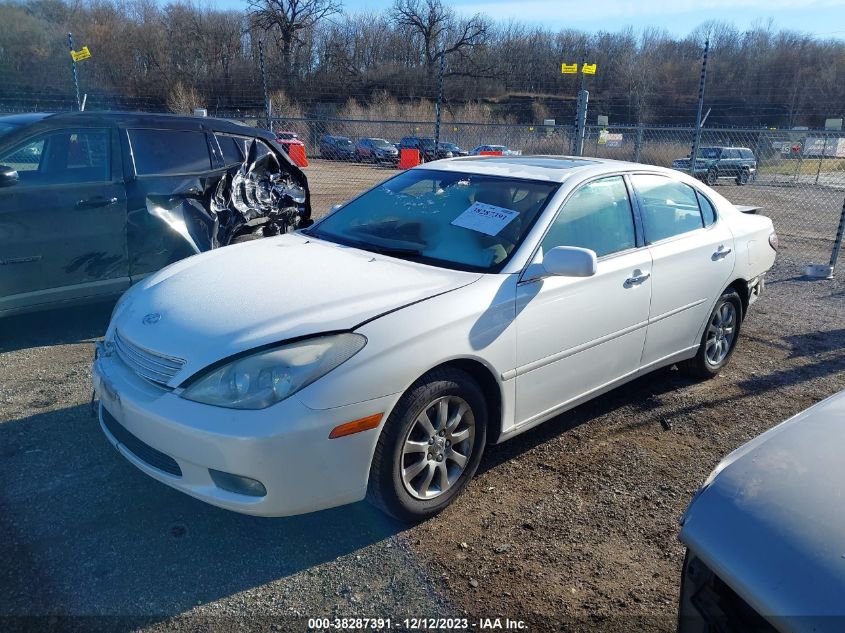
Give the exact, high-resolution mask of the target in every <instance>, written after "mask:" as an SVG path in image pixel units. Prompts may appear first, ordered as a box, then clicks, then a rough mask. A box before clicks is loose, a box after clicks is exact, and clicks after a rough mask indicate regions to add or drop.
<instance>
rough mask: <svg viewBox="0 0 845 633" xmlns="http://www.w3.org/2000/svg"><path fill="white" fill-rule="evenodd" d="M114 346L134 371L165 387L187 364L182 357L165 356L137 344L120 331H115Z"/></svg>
mask: <svg viewBox="0 0 845 633" xmlns="http://www.w3.org/2000/svg"><path fill="white" fill-rule="evenodd" d="M114 348H115V350H116V351H117V355H118V356H119V357H120V360H122V361H123V362H124V363H125V364H126V365H127V367H129V368H130V369H131V370H132V371H134V372H135V373H136V374H138V375H139V376H140V377H141V378H144V379H145V380H148V381H150V382H152V383H155V384H157V385H161V386H164V387H166V386H167V384H168V383H169V382H170V380H171V379H172V378H173V377H174V376H175V375H176V374H178V373H179V372H180V371H181V369H182V367H183V366H184V365H185V361H184V360H183V359H181V358H174V357H173V356H165V355H164V354H159V353H158V352H153V351H150V350H148V349H144V348H143V347H139V346H138V345H135V344H134V343H132V342H131V341H129V340H127V339H125V338H124V337H123V336H121V335H120V332H118V331H115V333H114Z"/></svg>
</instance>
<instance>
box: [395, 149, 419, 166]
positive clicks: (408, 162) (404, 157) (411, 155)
mask: <svg viewBox="0 0 845 633" xmlns="http://www.w3.org/2000/svg"><path fill="white" fill-rule="evenodd" d="M419 164H420V150H418V149H403V150H399V169H410V168H411V167H416V166H417V165H419Z"/></svg>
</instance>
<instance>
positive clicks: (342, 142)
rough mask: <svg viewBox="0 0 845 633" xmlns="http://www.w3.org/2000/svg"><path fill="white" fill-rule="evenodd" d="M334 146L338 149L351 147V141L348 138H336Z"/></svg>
mask: <svg viewBox="0 0 845 633" xmlns="http://www.w3.org/2000/svg"><path fill="white" fill-rule="evenodd" d="M334 144H335V145H337V146H338V147H349V146H351V145H352V141H350V140H349V139H348V138H336V139H335V140H334Z"/></svg>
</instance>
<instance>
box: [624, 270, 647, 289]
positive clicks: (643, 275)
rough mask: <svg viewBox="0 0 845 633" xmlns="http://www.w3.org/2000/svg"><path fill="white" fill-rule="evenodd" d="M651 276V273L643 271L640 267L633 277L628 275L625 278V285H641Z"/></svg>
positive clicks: (629, 286)
mask: <svg viewBox="0 0 845 633" xmlns="http://www.w3.org/2000/svg"><path fill="white" fill-rule="evenodd" d="M649 277H651V273H648V272H643V271H641V270H640V269H639V268H638V269H637V270H635V271H634V274H633V276H632V277H628V278H627V279H626V280H625V287H626V288H631V287H633V286H639V285H640V284H641V283H643V282H644V281H645V280H646V279H648V278H649Z"/></svg>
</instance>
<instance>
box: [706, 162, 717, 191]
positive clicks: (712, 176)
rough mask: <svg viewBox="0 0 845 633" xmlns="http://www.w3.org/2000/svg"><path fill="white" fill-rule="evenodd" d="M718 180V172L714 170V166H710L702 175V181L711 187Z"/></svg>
mask: <svg viewBox="0 0 845 633" xmlns="http://www.w3.org/2000/svg"><path fill="white" fill-rule="evenodd" d="M718 180H719V172H718V171H716V169H715V168H712V167H711V168H710V169H708V170H707V174H706V175H705V176H704V182H706V183H707V184H708V185H709V186H711V187H713V186H714V185H715V184H716V182H717V181H718Z"/></svg>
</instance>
